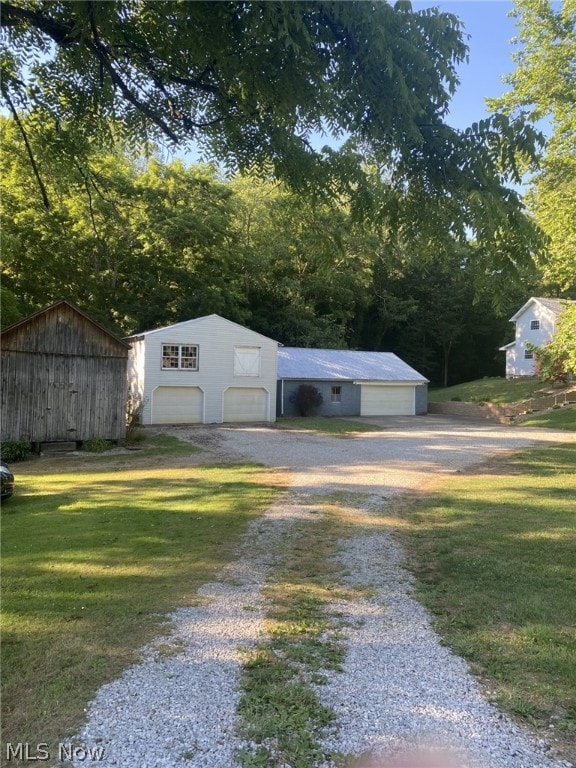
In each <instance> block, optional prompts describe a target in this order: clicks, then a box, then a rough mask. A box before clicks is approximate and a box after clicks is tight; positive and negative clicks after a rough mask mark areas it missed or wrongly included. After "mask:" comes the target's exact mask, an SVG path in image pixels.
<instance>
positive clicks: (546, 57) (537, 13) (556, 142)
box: [491, 0, 576, 295]
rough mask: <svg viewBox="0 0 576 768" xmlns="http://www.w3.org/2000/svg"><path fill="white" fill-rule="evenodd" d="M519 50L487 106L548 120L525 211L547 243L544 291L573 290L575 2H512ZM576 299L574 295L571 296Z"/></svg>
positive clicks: (575, 230)
mask: <svg viewBox="0 0 576 768" xmlns="http://www.w3.org/2000/svg"><path fill="white" fill-rule="evenodd" d="M514 15H515V17H516V19H517V25H518V39H519V42H520V43H521V44H522V48H521V49H520V50H519V51H518V52H517V53H516V54H515V55H514V59H515V61H516V70H515V71H514V72H513V73H512V74H511V75H509V76H508V78H507V79H508V82H509V83H510V85H511V86H512V88H511V90H510V91H509V92H508V93H506V94H505V95H504V96H503V97H502V98H500V99H495V100H492V101H491V106H492V107H494V108H500V109H502V110H504V111H505V112H506V113H508V114H510V115H520V114H525V115H527V117H528V118H529V119H531V120H533V121H538V120H549V121H550V122H551V126H552V136H551V138H550V140H549V142H548V145H547V149H546V155H545V158H544V160H543V163H542V167H541V170H540V171H539V172H538V173H537V174H536V175H535V176H534V177H533V178H532V182H531V190H530V193H529V195H528V196H527V202H528V205H529V208H530V209H531V210H532V211H533V213H534V216H535V218H536V220H537V222H538V223H539V224H540V226H541V227H542V228H543V230H544V231H545V232H546V234H547V235H548V237H549V238H550V243H549V253H548V256H547V258H546V259H542V261H541V265H540V266H541V270H542V275H543V278H544V280H545V282H546V283H547V284H548V286H549V288H552V289H554V290H559V291H568V292H570V291H572V292H573V291H574V289H575V286H576V185H575V184H574V179H575V178H576V84H575V81H574V61H576V0H564V2H563V3H562V4H561V6H560V7H556V6H555V4H553V3H552V2H551V0H516V2H515V10H514ZM574 295H576V294H574Z"/></svg>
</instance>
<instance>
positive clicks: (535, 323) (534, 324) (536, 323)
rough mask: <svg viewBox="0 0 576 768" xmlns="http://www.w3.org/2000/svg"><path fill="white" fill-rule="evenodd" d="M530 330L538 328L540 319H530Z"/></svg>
mask: <svg viewBox="0 0 576 768" xmlns="http://www.w3.org/2000/svg"><path fill="white" fill-rule="evenodd" d="M530 330H531V331H538V330H540V320H530Z"/></svg>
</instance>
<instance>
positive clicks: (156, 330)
mask: <svg viewBox="0 0 576 768" xmlns="http://www.w3.org/2000/svg"><path fill="white" fill-rule="evenodd" d="M214 317H217V318H218V320H222V321H223V322H225V323H228V324H229V325H233V326H234V327H235V328H241V329H242V330H243V331H250V333H253V334H254V335H255V336H259V337H260V338H261V339H266V341H274V342H275V343H276V344H280V342H279V341H276V339H271V338H270V337H269V336H264V334H262V333H258V331H253V330H252V329H251V328H247V327H246V326H245V325H240V323H235V322H234V321H233V320H228V319H227V318H225V317H222V316H221V315H217V314H212V315H203V316H202V317H193V318H191V319H190V320H182V321H181V322H179V323H173V324H172V325H164V326H163V327H162V328H153V329H152V330H151V331H142V333H135V334H133V335H132V336H126V339H132V338H136V337H137V338H140V337H141V336H150V335H151V334H153V333H160V331H168V330H169V329H171V328H180V327H181V326H183V325H192V324H195V323H200V322H202V321H204V320H210V319H212V318H214ZM111 335H112V334H111ZM280 346H282V345H280Z"/></svg>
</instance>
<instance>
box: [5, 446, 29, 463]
mask: <svg viewBox="0 0 576 768" xmlns="http://www.w3.org/2000/svg"><path fill="white" fill-rule="evenodd" d="M31 451H32V446H31V445H30V443H29V442H28V440H6V441H5V442H3V443H1V444H0V454H1V455H2V460H3V461H6V462H8V463H9V464H10V462H13V461H24V459H27V458H28V456H29V455H30V453H31Z"/></svg>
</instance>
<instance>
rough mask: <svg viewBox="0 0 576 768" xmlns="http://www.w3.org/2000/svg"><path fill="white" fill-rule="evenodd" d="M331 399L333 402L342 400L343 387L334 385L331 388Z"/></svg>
mask: <svg viewBox="0 0 576 768" xmlns="http://www.w3.org/2000/svg"><path fill="white" fill-rule="evenodd" d="M330 400H331V401H332V402H333V403H339V402H340V401H341V400H342V387H332V389H331V390H330Z"/></svg>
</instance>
